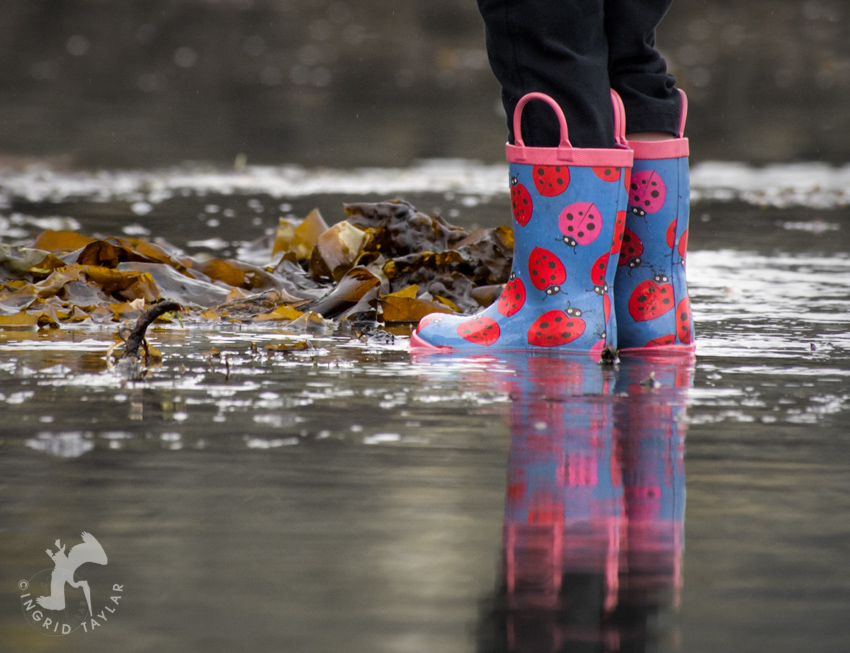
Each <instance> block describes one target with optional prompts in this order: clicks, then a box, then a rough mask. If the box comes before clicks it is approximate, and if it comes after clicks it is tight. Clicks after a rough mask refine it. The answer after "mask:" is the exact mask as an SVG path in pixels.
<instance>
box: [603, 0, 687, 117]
mask: <svg viewBox="0 0 850 653" xmlns="http://www.w3.org/2000/svg"><path fill="white" fill-rule="evenodd" d="M671 2H672V0H605V33H606V35H607V38H608V75H609V79H610V81H611V88H613V89H614V90H615V91H617V92H618V93H619V94H620V97H622V98H623V104H624V105H625V107H626V129H627V131H628V132H629V133H635V132H648V131H650V132H651V131H657V132H670V133H673V134H676V133H678V131H679V109H680V105H681V101H680V99H679V93H678V92H677V91H676V89H675V88H674V87H675V84H676V78H675V77H673V76H672V75H670V74H669V73H668V72H667V62H665V61H664V59H663V57H662V56H661V55H660V54H658V51H657V50H656V49H655V28H656V27H657V26H658V23H660V22H661V19H662V18H663V17H664V14H666V13H667V10H668V9H669V8H670V4H671Z"/></svg>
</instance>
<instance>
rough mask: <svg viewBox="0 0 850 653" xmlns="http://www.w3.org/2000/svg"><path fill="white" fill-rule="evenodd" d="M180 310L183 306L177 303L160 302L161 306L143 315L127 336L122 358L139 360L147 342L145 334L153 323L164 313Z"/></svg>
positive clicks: (157, 305)
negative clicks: (141, 348)
mask: <svg viewBox="0 0 850 653" xmlns="http://www.w3.org/2000/svg"><path fill="white" fill-rule="evenodd" d="M180 308H181V306H180V304H178V303H177V302H160V303H159V304H154V305H153V306H152V307H151V308H150V309H148V310H147V311H145V312H144V313H142V315H141V317H139V319H138V320H136V326H135V327H133V330H132V331H131V332H130V335H129V336H127V342H126V344H125V345H124V353H123V354H122V356H121V358H122V359H124V358H137V357H138V355H139V347H141V346H142V344H143V343H144V342H145V332H146V331H147V330H148V327H149V326H150V325H151V322H153V321H154V320H156V318H158V317H159V316H160V315H163V314H164V313H171V312H172V311H179V310H180Z"/></svg>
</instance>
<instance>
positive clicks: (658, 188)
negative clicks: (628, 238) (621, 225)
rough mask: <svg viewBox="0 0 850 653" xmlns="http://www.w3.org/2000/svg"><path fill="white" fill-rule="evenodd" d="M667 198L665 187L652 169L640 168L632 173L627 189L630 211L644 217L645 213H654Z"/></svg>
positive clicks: (659, 176)
mask: <svg viewBox="0 0 850 653" xmlns="http://www.w3.org/2000/svg"><path fill="white" fill-rule="evenodd" d="M666 198H667V187H666V186H665V185H664V181H663V180H662V179H661V175H659V174H658V173H657V172H655V171H654V170H642V171H641V172H636V173H635V174H633V175H632V181H631V188H630V190H629V204H630V205H631V207H632V213H634V214H635V215H637V216H640V217H644V216H646V214H647V213H656V212H658V211H659V210H660V209H661V207H662V206H664V200H665V199H666Z"/></svg>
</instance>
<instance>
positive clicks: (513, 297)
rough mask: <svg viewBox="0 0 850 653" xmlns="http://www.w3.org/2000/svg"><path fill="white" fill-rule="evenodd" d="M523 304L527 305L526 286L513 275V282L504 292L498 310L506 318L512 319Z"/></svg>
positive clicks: (509, 283) (497, 306)
mask: <svg viewBox="0 0 850 653" xmlns="http://www.w3.org/2000/svg"><path fill="white" fill-rule="evenodd" d="M523 304H525V284H524V283H523V282H522V280H521V279H517V278H516V276H515V275H513V274H511V280H510V281H509V282H508V285H506V286H505V289H504V290H503V291H502V295H501V297H499V302H498V304H497V305H496V308H497V309H498V311H499V313H501V314H502V315H504V316H505V317H510V316H511V315H514V314H515V313H516V312H517V311H519V309H521V308H522V306H523Z"/></svg>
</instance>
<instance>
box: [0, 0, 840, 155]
mask: <svg viewBox="0 0 850 653" xmlns="http://www.w3.org/2000/svg"><path fill="white" fill-rule="evenodd" d="M848 26H850V7H848V6H847V4H846V3H845V2H843V1H842V0H769V1H768V0H748V1H747V2H740V1H734V0H690V1H687V2H686V1H684V0H679V1H678V2H674V3H673V7H672V9H671V10H670V12H669V14H668V16H667V17H666V18H665V20H664V22H663V23H662V25H661V27H660V30H659V34H658V43H659V46H660V49H661V50H662V52H663V54H664V55H665V56H666V58H667V60H668V63H669V66H670V69H671V71H672V72H673V73H674V74H675V75H676V76H677V77H678V79H679V81H680V85H681V86H682V87H683V88H684V89H685V90H686V91H687V92H688V94H689V96H690V98H691V119H690V123H689V130H688V135H689V136H690V138H691V140H692V153H693V158H694V159H695V160H697V161H700V160H703V161H704V160H709V159H711V160H718V159H719V160H737V161H747V162H752V163H756V164H759V163H765V162H790V161H799V160H807V161H811V160H822V161H827V162H831V163H839V162H844V161H847V160H848V158H850V157H848V153H850V141H849V140H848V138H847V136H848V135H849V134H850V112H848V111H846V109H845V107H846V106H847V104H848V100H850V39H848V38H847V37H848V35H850V32H849V31H848ZM0 84H2V89H3V91H2V93H0V163H5V164H6V165H16V164H21V163H25V162H27V161H29V160H32V159H48V160H49V161H51V162H52V163H53V164H54V165H56V166H59V167H71V168H75V167H86V168H98V167H107V168H114V167H119V168H153V167H163V166H169V165H173V164H179V163H182V162H187V161H192V162H207V163H210V164H213V165H216V166H219V165H221V166H228V165H231V164H232V163H233V162H234V160H236V159H237V157H238V156H239V155H242V157H247V161H248V162H249V163H251V164H273V165H278V164H286V163H296V164H300V165H304V166H328V167H334V168H339V167H343V168H344V167H353V166H405V165H409V164H410V163H412V162H413V161H415V160H418V159H423V158H435V157H436V158H452V157H459V158H465V159H477V160H481V161H484V162H498V161H501V160H502V159H503V155H504V150H503V143H504V140H505V134H506V131H505V127H504V116H503V115H502V114H501V106H500V104H499V101H498V100H499V98H498V85H497V83H496V81H495V79H494V78H493V76H492V74H491V72H490V70H489V67H488V64H487V58H486V54H485V51H484V38H483V25H482V22H481V19H480V17H479V15H478V11H477V7H476V3H475V2H474V0H405V1H404V2H398V1H397V0H358V1H356V2H355V1H354V0H145V1H144V2H140V1H138V0H137V1H131V0H13V1H11V2H4V3H0ZM240 158H241V157H240Z"/></svg>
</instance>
